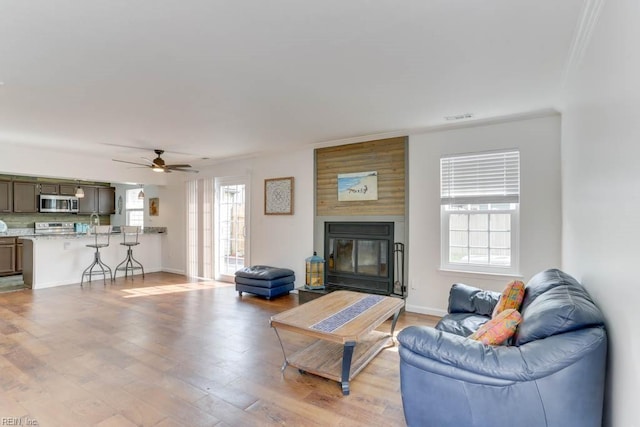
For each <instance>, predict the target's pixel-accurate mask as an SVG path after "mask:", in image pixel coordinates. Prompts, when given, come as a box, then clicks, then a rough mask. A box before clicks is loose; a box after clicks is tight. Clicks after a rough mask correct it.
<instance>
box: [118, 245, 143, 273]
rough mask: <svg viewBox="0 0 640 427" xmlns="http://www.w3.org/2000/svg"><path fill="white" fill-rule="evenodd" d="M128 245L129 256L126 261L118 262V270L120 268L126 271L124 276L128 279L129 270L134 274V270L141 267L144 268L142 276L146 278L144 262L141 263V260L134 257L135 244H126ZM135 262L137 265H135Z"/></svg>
mask: <svg viewBox="0 0 640 427" xmlns="http://www.w3.org/2000/svg"><path fill="white" fill-rule="evenodd" d="M121 244H122V243H121ZM126 246H128V248H127V257H126V258H125V259H124V261H122V262H121V263H120V264H118V266H117V267H116V272H117V271H118V270H120V271H124V278H125V279H126V278H127V276H128V274H129V271H131V275H132V276H133V273H134V271H135V270H138V269H140V270H142V278H143V279H144V267H142V264H140V262H139V261H138V260H137V259H135V258H134V257H133V249H132V246H134V245H131V246H130V245H126ZM134 263H135V264H137V265H135V264H134ZM122 264H124V267H120V266H121V265H122Z"/></svg>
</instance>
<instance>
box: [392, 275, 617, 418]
mask: <svg viewBox="0 0 640 427" xmlns="http://www.w3.org/2000/svg"><path fill="white" fill-rule="evenodd" d="M499 296H500V294H499V293H495V292H490V291H482V290H480V289H477V288H473V287H471V286H467V285H460V284H458V285H454V286H453V287H452V288H451V292H450V296H449V309H448V311H449V314H448V315H446V316H445V317H444V318H443V319H442V320H441V321H440V322H439V323H438V324H437V326H436V327H435V328H430V327H423V326H410V327H408V328H406V329H404V330H403V331H401V332H400V333H399V334H398V341H399V343H400V346H399V352H400V381H401V390H402V403H403V406H404V415H405V420H406V422H407V424H408V425H409V426H434V427H446V426H465V427H472V426H476V427H485V426H491V427H500V426H505V427H506V426H509V427H511V426H519V427H538V426H554V427H555V426H557V427H571V426H575V427H590V426H593V427H596V426H601V425H602V407H603V397H604V384H605V368H606V358H607V335H606V331H605V327H604V319H603V316H602V313H601V312H600V310H599V309H598V308H597V307H596V305H595V304H594V303H593V301H592V299H591V297H590V296H589V294H588V293H587V291H586V290H585V289H584V287H582V285H580V284H579V283H578V282H577V281H576V280H575V279H574V278H573V277H571V276H569V275H568V274H566V273H564V272H562V271H560V270H555V269H554V270H546V271H543V272H541V273H538V274H537V275H536V276H534V277H533V278H532V279H531V280H530V281H529V282H528V283H527V285H526V288H525V296H524V300H523V303H522V306H521V308H520V311H521V314H522V323H520V325H519V326H518V329H517V330H516V334H515V336H514V337H512V338H511V341H510V342H509V343H508V344H507V345H501V346H490V345H484V344H482V343H480V342H479V341H474V340H471V339H468V338H466V336H468V335H469V334H470V333H471V332H472V331H473V330H475V329H476V328H477V327H479V326H480V325H481V324H483V323H484V322H486V321H487V320H489V318H490V316H491V311H492V310H493V306H494V305H495V304H496V302H497V300H498V298H499Z"/></svg>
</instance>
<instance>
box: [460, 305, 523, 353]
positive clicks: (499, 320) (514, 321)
mask: <svg viewBox="0 0 640 427" xmlns="http://www.w3.org/2000/svg"><path fill="white" fill-rule="evenodd" d="M521 321H522V316H520V313H519V312H518V311H517V310H515V309H513V308H508V309H506V310H504V311H502V312H501V313H500V314H498V315H497V316H496V317H494V318H493V319H491V320H489V321H488V322H487V323H485V324H484V325H482V326H480V327H479V328H478V330H477V331H475V332H474V333H472V334H471V335H469V338H471V339H472V340H476V341H480V342H482V343H483V344H489V345H500V344H502V343H503V342H505V341H506V340H508V339H509V338H511V336H513V334H514V333H515V332H516V328H517V327H518V325H519V324H520V322H521Z"/></svg>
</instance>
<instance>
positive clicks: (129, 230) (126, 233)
mask: <svg viewBox="0 0 640 427" xmlns="http://www.w3.org/2000/svg"><path fill="white" fill-rule="evenodd" d="M120 230H121V231H122V243H120V244H121V245H123V246H126V247H127V257H126V258H125V259H124V261H122V262H121V263H120V264H118V266H117V267H116V272H115V273H114V275H113V278H114V279H115V278H116V274H118V271H124V277H125V279H126V278H127V275H128V274H129V271H131V278H132V279H133V273H134V271H135V270H142V278H143V279H144V268H143V267H142V264H140V262H139V261H138V260H137V259H135V258H134V257H133V247H134V246H137V245H139V244H140V242H138V234H139V233H140V227H138V226H134V225H126V226H123V227H121V229H120ZM122 264H124V266H123V267H120V266H121V265H122ZM136 264H137V265H136Z"/></svg>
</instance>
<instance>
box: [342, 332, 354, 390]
mask: <svg viewBox="0 0 640 427" xmlns="http://www.w3.org/2000/svg"><path fill="white" fill-rule="evenodd" d="M355 346H356V343H355V341H347V342H346V343H344V350H343V351H342V382H341V385H342V394H343V395H344V396H348V395H349V373H350V372H351V358H352V357H353V349H354V347H355Z"/></svg>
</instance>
